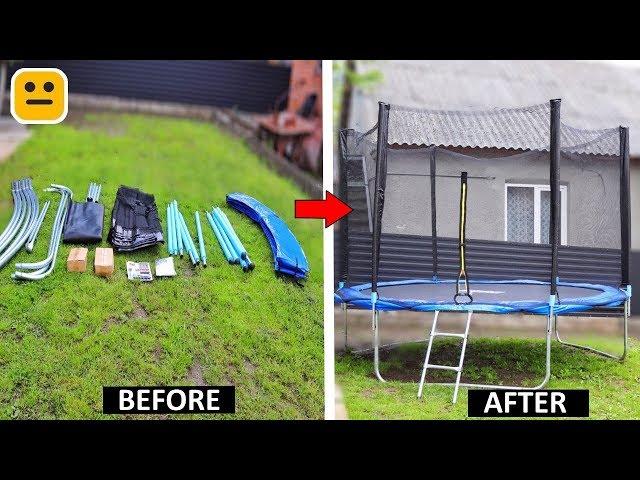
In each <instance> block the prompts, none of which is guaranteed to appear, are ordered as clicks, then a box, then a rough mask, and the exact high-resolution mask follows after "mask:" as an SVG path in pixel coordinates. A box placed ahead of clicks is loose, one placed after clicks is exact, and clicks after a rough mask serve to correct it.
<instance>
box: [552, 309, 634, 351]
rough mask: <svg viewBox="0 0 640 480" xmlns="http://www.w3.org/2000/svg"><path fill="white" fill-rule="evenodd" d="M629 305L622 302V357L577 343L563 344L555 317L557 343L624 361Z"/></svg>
mask: <svg viewBox="0 0 640 480" xmlns="http://www.w3.org/2000/svg"><path fill="white" fill-rule="evenodd" d="M629 303H630V301H629V300H627V301H626V302H624V334H623V335H624V349H623V351H622V355H615V354H613V353H608V352H604V351H602V350H598V349H596V348H593V347H589V346H588V345H580V344H577V343H571V342H565V341H564V340H562V338H560V332H559V331H558V317H557V315H556V318H555V331H556V340H558V342H560V343H561V344H562V345H567V346H568V347H573V348H579V349H580V350H586V351H587V352H591V353H595V354H596V355H601V356H603V357H607V358H613V359H614V360H618V361H620V362H621V361H623V360H624V359H625V357H626V356H627V344H628V341H627V340H628V333H629V331H628V329H629V326H628V322H629V310H630V308H629Z"/></svg>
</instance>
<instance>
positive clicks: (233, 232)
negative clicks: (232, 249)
mask: <svg viewBox="0 0 640 480" xmlns="http://www.w3.org/2000/svg"><path fill="white" fill-rule="evenodd" d="M217 211H218V213H219V214H220V218H222V221H223V222H224V224H225V225H226V226H227V228H228V229H229V232H230V233H231V238H233V239H234V241H235V242H236V243H237V244H238V247H239V248H240V249H241V250H242V258H244V259H245V260H246V259H247V256H248V253H247V249H246V248H244V245H243V244H242V242H241V241H240V237H238V234H237V233H236V230H235V229H234V228H233V225H231V222H230V221H229V218H228V217H227V214H226V213H224V212H223V211H222V209H221V208H220V207H217Z"/></svg>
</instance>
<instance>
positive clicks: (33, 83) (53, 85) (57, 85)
mask: <svg viewBox="0 0 640 480" xmlns="http://www.w3.org/2000/svg"><path fill="white" fill-rule="evenodd" d="M67 93H68V84H67V76H66V75H65V74H64V72H62V70H58V69H57V68H21V69H20V70H18V71H16V73H14V74H13V77H11V115H13V118H15V119H16V120H17V121H18V122H20V123H25V124H29V123H60V122H61V121H62V120H64V118H65V117H66V116H67V108H68V107H67V106H68V100H67V96H68V95H67Z"/></svg>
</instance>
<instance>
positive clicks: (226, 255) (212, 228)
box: [204, 211, 233, 263]
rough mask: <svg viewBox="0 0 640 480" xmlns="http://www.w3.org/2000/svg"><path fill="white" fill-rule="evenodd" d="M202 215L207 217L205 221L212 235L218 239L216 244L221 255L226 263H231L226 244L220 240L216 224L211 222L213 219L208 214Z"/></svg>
mask: <svg viewBox="0 0 640 480" xmlns="http://www.w3.org/2000/svg"><path fill="white" fill-rule="evenodd" d="M204 214H205V216H206V217H207V221H208V222H209V225H211V230H213V233H214V235H215V236H216V238H217V239H218V244H219V245H220V248H221V249H222V253H223V254H224V257H225V258H226V259H227V262H229V263H233V258H232V257H231V253H230V252H229V249H228V248H227V244H226V243H225V241H224V239H223V238H222V234H221V233H220V230H219V229H218V226H217V225H216V222H214V221H213V217H212V216H211V214H210V213H209V212H207V211H205V212H204Z"/></svg>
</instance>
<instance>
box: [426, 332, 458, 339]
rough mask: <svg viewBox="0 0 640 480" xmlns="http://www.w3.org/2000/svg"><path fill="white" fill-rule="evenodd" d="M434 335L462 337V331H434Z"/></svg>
mask: <svg viewBox="0 0 640 480" xmlns="http://www.w3.org/2000/svg"><path fill="white" fill-rule="evenodd" d="M433 336H434V337H457V338H464V337H465V335H464V333H449V332H435V333H434V334H433Z"/></svg>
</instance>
